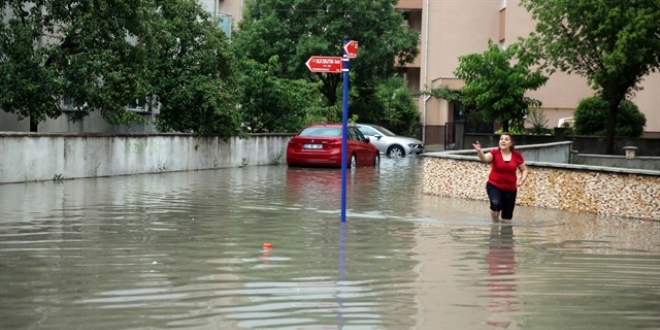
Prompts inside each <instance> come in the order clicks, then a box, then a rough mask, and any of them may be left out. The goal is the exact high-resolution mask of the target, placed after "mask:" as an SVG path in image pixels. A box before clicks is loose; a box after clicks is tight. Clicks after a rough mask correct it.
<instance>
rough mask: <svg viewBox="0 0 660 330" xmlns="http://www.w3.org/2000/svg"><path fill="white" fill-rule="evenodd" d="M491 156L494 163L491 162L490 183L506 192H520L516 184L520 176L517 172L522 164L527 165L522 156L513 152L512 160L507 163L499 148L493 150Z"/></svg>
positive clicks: (515, 151)
mask: <svg viewBox="0 0 660 330" xmlns="http://www.w3.org/2000/svg"><path fill="white" fill-rule="evenodd" d="M490 154H491V155H493V161H492V162H491V166H492V167H491V170H490V175H489V176H488V182H489V183H490V184H492V185H493V186H495V187H497V188H500V189H502V190H505V191H516V190H518V185H517V184H516V182H517V181H518V175H517V174H516V171H518V166H519V165H520V164H524V163H525V160H524V159H523V156H522V154H520V152H519V151H517V150H513V151H512V152H511V160H510V161H508V162H505V161H504V159H503V158H502V152H501V151H500V149H499V148H495V149H493V150H491V151H490Z"/></svg>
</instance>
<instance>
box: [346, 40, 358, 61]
mask: <svg viewBox="0 0 660 330" xmlns="http://www.w3.org/2000/svg"><path fill="white" fill-rule="evenodd" d="M344 51H345V52H346V56H348V58H356V57H357V53H358V42H357V40H349V41H348V42H347V43H346V44H345V45H344Z"/></svg>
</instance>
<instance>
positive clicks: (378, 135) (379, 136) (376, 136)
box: [374, 134, 383, 140]
mask: <svg viewBox="0 0 660 330" xmlns="http://www.w3.org/2000/svg"><path fill="white" fill-rule="evenodd" d="M374 137H375V138H376V140H380V138H382V137H383V136H382V135H380V134H375V135H374Z"/></svg>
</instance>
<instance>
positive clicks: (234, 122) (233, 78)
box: [148, 0, 242, 140]
mask: <svg viewBox="0 0 660 330" xmlns="http://www.w3.org/2000/svg"><path fill="white" fill-rule="evenodd" d="M157 5H158V9H159V10H158V13H159V19H158V20H156V22H155V24H154V25H153V26H152V27H153V31H154V32H155V33H154V34H155V40H156V42H157V45H158V47H156V52H154V54H153V55H154V56H151V57H150V60H149V61H148V69H149V70H151V71H152V75H151V78H152V79H150V84H151V88H152V93H153V94H154V95H156V96H157V100H158V102H159V103H160V114H159V115H158V116H157V121H156V125H157V127H158V129H159V130H161V131H175V132H193V133H197V134H216V135H219V136H220V137H222V138H223V139H225V140H226V139H228V138H229V137H231V136H235V135H239V133H240V126H241V123H242V118H241V113H240V110H239V108H238V106H237V99H238V98H237V95H238V94H239V88H238V82H237V79H238V76H237V75H238V68H237V62H236V60H235V58H234V54H233V52H232V51H231V47H230V46H229V44H228V42H227V39H226V36H225V34H224V32H223V31H222V30H220V29H218V28H217V24H216V23H214V22H213V21H212V20H211V19H210V17H209V15H208V13H207V12H206V11H205V10H204V9H203V8H202V7H201V6H200V5H199V4H198V3H197V1H195V0H176V1H171V0H158V1H157Z"/></svg>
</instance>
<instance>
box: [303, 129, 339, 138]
mask: <svg viewBox="0 0 660 330" xmlns="http://www.w3.org/2000/svg"><path fill="white" fill-rule="evenodd" d="M298 136H332V137H336V136H341V127H307V128H305V129H304V130H302V132H300V134H298Z"/></svg>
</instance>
